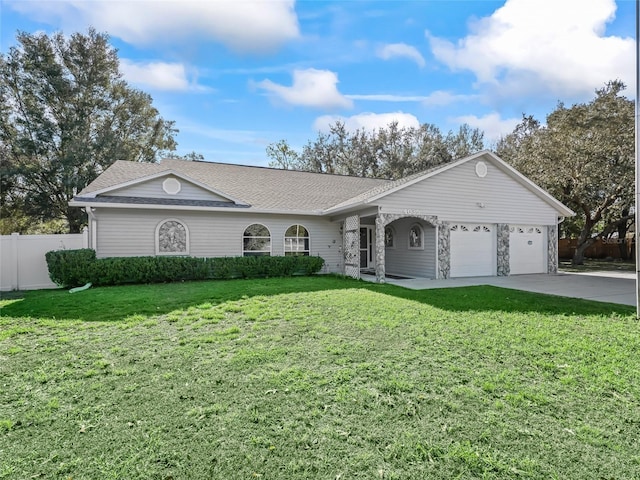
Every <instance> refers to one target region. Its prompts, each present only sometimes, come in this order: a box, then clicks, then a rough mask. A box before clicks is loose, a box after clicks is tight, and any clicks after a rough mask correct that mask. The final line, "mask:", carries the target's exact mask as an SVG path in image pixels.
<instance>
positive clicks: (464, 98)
mask: <svg viewBox="0 0 640 480" xmlns="http://www.w3.org/2000/svg"><path fill="white" fill-rule="evenodd" d="M478 97H479V96H478V95H463V94H454V93H451V92H447V91H446V90H436V91H435V92H433V93H431V94H430V95H429V96H427V97H425V99H424V100H423V101H422V103H423V104H424V105H425V106H428V107H444V106H446V105H451V104H453V103H457V102H468V101H470V100H476V99H477V98H478Z"/></svg>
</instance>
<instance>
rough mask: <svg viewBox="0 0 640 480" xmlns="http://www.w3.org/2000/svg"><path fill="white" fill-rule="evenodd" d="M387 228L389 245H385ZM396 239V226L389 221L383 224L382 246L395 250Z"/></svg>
mask: <svg viewBox="0 0 640 480" xmlns="http://www.w3.org/2000/svg"><path fill="white" fill-rule="evenodd" d="M387 228H388V229H390V230H391V239H392V240H393V241H392V242H391V245H387ZM397 240H398V233H397V231H396V228H395V227H394V226H393V225H391V224H390V223H389V224H387V225H385V226H384V248H388V249H389V250H395V248H396V242H397Z"/></svg>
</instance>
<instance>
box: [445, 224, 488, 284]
mask: <svg viewBox="0 0 640 480" xmlns="http://www.w3.org/2000/svg"><path fill="white" fill-rule="evenodd" d="M450 234H451V236H450V239H451V277H454V278H455V277H480V276H491V275H495V270H496V266H495V265H496V262H495V258H496V246H495V229H494V226H493V225H485V224H462V223H461V224H454V225H452V226H451V232H450Z"/></svg>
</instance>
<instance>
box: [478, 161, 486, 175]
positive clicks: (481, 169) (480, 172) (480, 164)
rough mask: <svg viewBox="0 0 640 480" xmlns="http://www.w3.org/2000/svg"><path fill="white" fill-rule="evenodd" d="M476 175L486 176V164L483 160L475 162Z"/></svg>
mask: <svg viewBox="0 0 640 480" xmlns="http://www.w3.org/2000/svg"><path fill="white" fill-rule="evenodd" d="M476 175H478V176H479V177H480V178H484V177H486V176H487V164H486V163H484V162H478V163H476Z"/></svg>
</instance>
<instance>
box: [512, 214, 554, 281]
mask: <svg viewBox="0 0 640 480" xmlns="http://www.w3.org/2000/svg"><path fill="white" fill-rule="evenodd" d="M545 233H546V230H545V228H544V227H543V226H539V225H538V226H532V225H513V226H511V227H510V228H509V271H510V274H511V275H518V274H524V273H546V272H547V262H546V259H547V241H546V235H545Z"/></svg>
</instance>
